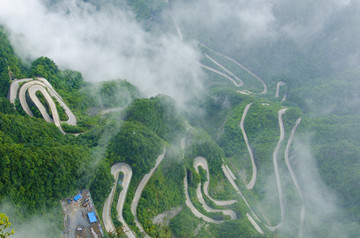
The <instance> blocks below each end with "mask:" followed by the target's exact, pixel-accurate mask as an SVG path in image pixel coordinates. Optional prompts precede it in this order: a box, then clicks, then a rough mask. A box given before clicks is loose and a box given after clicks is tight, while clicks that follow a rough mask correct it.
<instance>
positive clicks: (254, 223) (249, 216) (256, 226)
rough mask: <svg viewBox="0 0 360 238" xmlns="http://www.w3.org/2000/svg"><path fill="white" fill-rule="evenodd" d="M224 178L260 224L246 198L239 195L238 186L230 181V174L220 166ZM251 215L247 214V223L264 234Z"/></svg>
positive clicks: (223, 166)
mask: <svg viewBox="0 0 360 238" xmlns="http://www.w3.org/2000/svg"><path fill="white" fill-rule="evenodd" d="M221 168H222V170H223V172H224V174H225V177H226V178H227V179H228V180H229V182H230V184H231V185H232V186H233V187H234V189H235V191H236V192H237V193H238V194H239V195H240V197H241V198H242V199H243V201H244V202H245V204H246V206H247V207H248V208H249V210H250V212H251V214H252V216H253V217H255V219H256V220H257V221H258V222H261V221H260V219H259V218H258V216H257V215H256V214H255V213H254V211H253V210H252V209H251V207H250V205H249V203H248V201H247V200H246V198H245V197H244V195H243V194H242V193H241V191H240V189H239V188H238V186H237V185H236V183H235V182H234V180H233V179H232V177H231V175H230V172H229V171H228V169H227V168H226V167H225V165H224V164H223V165H222V166H221ZM252 216H251V215H249V214H248V213H247V218H248V219H249V221H250V222H251V224H252V225H253V226H254V228H255V229H256V230H257V231H258V232H259V233H261V234H264V232H263V231H262V229H261V228H260V226H259V225H258V224H257V223H256V221H255V220H254V219H253V218H252Z"/></svg>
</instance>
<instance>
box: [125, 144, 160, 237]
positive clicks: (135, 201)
mask: <svg viewBox="0 0 360 238" xmlns="http://www.w3.org/2000/svg"><path fill="white" fill-rule="evenodd" d="M165 152H166V148H165V147H164V152H163V153H162V154H161V155H159V156H158V158H157V159H156V163H155V166H154V168H152V169H151V170H150V172H149V173H147V174H145V176H144V177H143V179H142V180H141V181H140V183H139V185H138V187H137V189H136V191H135V195H134V199H133V200H132V202H131V213H132V214H133V216H134V217H135V223H136V226H137V227H138V228H139V230H140V231H141V232H142V233H145V231H144V228H143V227H142V226H141V224H140V222H139V220H138V218H137V215H136V209H137V206H138V204H139V200H140V198H141V194H142V191H143V190H144V188H145V186H146V184H147V183H148V182H149V179H150V178H151V176H152V175H153V173H154V172H155V170H156V169H157V167H159V165H160V163H161V161H162V160H163V159H164V157H165ZM145 236H146V237H150V236H149V235H148V234H146V233H145Z"/></svg>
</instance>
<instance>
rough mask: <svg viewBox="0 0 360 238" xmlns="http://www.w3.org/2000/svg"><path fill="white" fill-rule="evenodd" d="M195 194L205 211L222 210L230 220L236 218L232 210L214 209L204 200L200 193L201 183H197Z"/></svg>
mask: <svg viewBox="0 0 360 238" xmlns="http://www.w3.org/2000/svg"><path fill="white" fill-rule="evenodd" d="M196 196H197V199H198V200H199V202H200V204H201V205H202V207H203V208H204V209H205V211H207V212H222V213H223V214H224V215H225V216H230V218H231V220H235V219H236V217H237V216H236V213H235V212H234V211H233V210H220V209H214V208H212V207H210V206H209V205H208V204H207V203H206V202H205V200H204V197H203V196H202V193H201V183H199V184H198V186H197V188H196Z"/></svg>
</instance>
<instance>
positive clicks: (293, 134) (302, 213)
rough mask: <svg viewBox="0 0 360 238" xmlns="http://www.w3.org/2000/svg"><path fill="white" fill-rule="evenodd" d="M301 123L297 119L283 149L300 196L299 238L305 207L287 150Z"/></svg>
mask: <svg viewBox="0 0 360 238" xmlns="http://www.w3.org/2000/svg"><path fill="white" fill-rule="evenodd" d="M300 122H301V117H300V118H299V119H297V120H296V123H295V125H294V127H293V128H292V130H291V134H290V137H289V140H288V142H287V144H286V149H285V162H286V165H287V167H288V169H289V172H290V175H291V178H292V180H293V182H294V184H295V187H296V190H297V192H298V194H299V196H300V199H301V203H302V204H301V212H300V225H299V237H303V228H304V221H305V205H304V196H303V194H302V192H301V189H300V186H299V184H298V182H297V180H296V176H295V173H294V171H293V169H292V168H291V165H290V162H289V150H290V146H291V144H292V141H293V139H294V136H295V132H296V129H297V128H298V126H299V124H300Z"/></svg>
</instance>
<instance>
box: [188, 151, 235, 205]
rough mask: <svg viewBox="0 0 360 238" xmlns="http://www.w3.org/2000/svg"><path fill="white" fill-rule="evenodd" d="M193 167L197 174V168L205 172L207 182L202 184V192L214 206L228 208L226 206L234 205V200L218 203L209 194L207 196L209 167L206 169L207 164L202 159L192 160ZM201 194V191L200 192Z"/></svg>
mask: <svg viewBox="0 0 360 238" xmlns="http://www.w3.org/2000/svg"><path fill="white" fill-rule="evenodd" d="M193 166H194V168H195V171H196V172H197V173H199V166H201V167H202V168H203V169H204V170H205V171H206V178H207V181H205V182H204V186H203V190H204V193H205V195H206V196H207V197H208V198H209V199H210V200H211V201H212V202H214V203H215V204H216V205H218V206H228V205H231V204H234V203H236V202H237V201H236V200H229V201H219V200H216V199H213V198H212V197H211V196H210V194H209V184H210V174H209V167H208V164H207V161H206V159H205V158H204V157H200V156H198V157H196V158H195V159H194V162H193ZM200 193H201V191H200Z"/></svg>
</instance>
